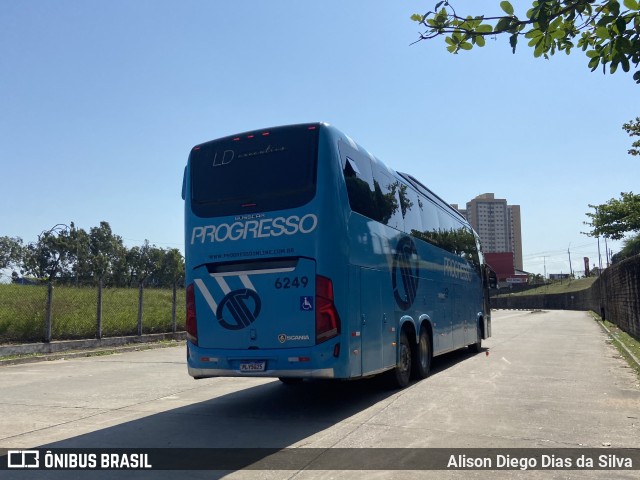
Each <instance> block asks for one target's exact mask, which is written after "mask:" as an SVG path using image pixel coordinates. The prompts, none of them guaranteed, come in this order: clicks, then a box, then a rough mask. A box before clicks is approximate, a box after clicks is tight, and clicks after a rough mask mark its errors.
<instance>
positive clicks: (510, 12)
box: [500, 0, 513, 15]
mask: <svg viewBox="0 0 640 480" xmlns="http://www.w3.org/2000/svg"><path fill="white" fill-rule="evenodd" d="M500 8H502V10H503V11H504V13H506V14H507V15H513V6H512V5H511V4H510V3H509V2H507V1H506V0H505V1H503V2H500Z"/></svg>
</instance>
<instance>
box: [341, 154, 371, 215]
mask: <svg viewBox="0 0 640 480" xmlns="http://www.w3.org/2000/svg"><path fill="white" fill-rule="evenodd" d="M338 148H339V149H340V157H341V160H342V164H343V173H344V180H345V183H346V186H347V195H348V196H349V205H350V206H351V210H353V211H354V212H356V213H359V214H361V215H364V216H366V217H369V218H374V215H375V209H374V208H373V203H372V198H373V195H374V191H375V189H374V182H373V175H372V173H371V163H370V162H369V159H368V158H367V157H365V156H364V155H362V154H360V152H358V151H357V150H355V149H354V148H352V147H351V146H349V145H347V144H346V143H344V142H339V144H338Z"/></svg>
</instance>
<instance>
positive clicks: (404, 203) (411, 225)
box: [399, 184, 423, 236]
mask: <svg viewBox="0 0 640 480" xmlns="http://www.w3.org/2000/svg"><path fill="white" fill-rule="evenodd" d="M399 194H400V210H401V211H402V218H403V219H404V230H405V232H407V233H409V234H411V235H414V236H415V233H414V232H421V231H422V218H421V217H420V206H421V205H422V204H423V200H422V199H421V198H420V196H419V195H418V194H417V193H416V192H415V191H414V190H413V189H412V188H411V187H409V186H408V185H405V184H400V191H399Z"/></svg>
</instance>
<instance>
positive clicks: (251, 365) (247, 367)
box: [240, 361, 267, 372]
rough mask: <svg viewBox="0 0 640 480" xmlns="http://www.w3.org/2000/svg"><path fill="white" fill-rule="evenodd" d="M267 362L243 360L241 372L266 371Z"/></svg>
mask: <svg viewBox="0 0 640 480" xmlns="http://www.w3.org/2000/svg"><path fill="white" fill-rule="evenodd" d="M266 364H267V362H265V361H261V362H242V363H240V371H241V372H264V369H265V366H266Z"/></svg>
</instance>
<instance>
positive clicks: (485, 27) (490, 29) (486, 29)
mask: <svg viewBox="0 0 640 480" xmlns="http://www.w3.org/2000/svg"><path fill="white" fill-rule="evenodd" d="M476 32H478V33H491V32H493V27H492V26H491V25H487V24H486V23H484V24H482V25H478V28H476Z"/></svg>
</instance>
